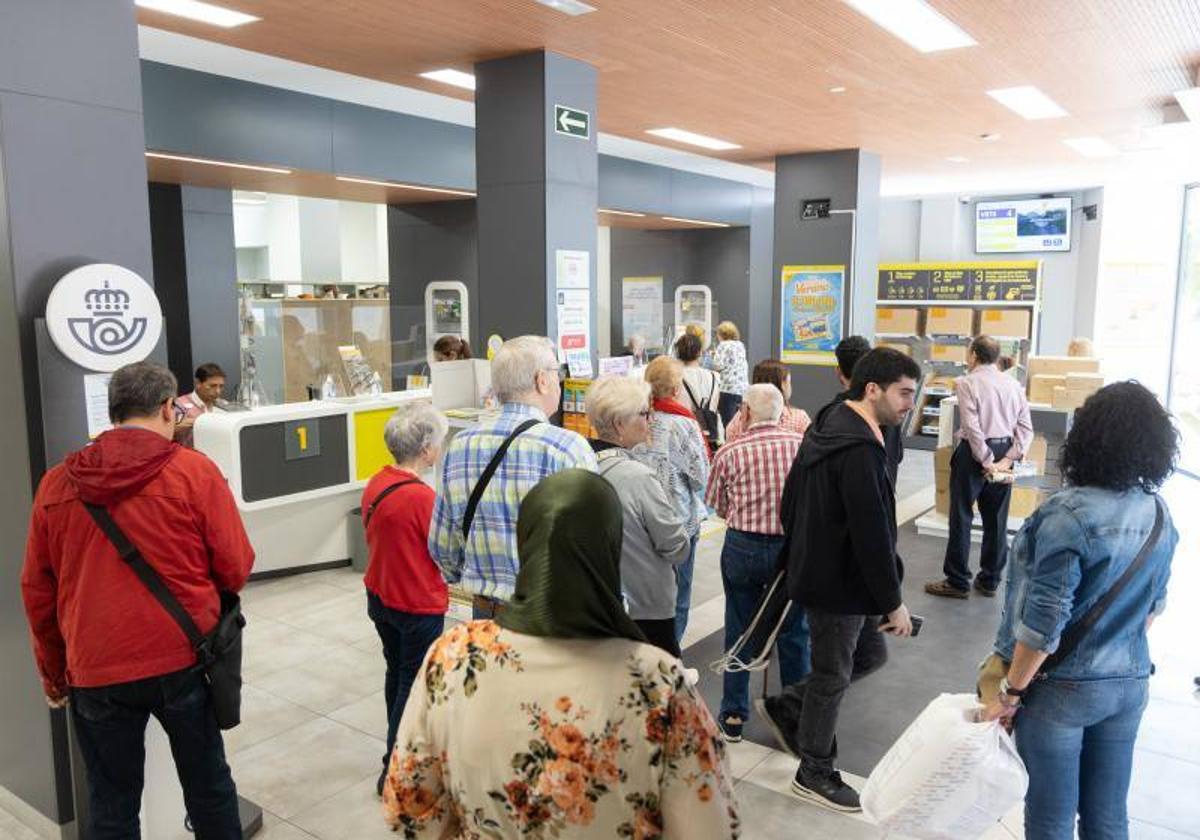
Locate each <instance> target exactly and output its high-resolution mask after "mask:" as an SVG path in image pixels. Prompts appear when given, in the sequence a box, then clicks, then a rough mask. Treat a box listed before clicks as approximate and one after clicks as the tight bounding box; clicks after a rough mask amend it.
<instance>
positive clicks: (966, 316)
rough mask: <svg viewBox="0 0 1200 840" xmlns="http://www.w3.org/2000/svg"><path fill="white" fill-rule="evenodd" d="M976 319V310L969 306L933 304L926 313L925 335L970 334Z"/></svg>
mask: <svg viewBox="0 0 1200 840" xmlns="http://www.w3.org/2000/svg"><path fill="white" fill-rule="evenodd" d="M974 320H975V310H974V309H971V308H970V307H969V306H931V307H929V309H928V310H927V311H926V314H925V335H962V336H969V335H971V334H972V333H973V331H974Z"/></svg>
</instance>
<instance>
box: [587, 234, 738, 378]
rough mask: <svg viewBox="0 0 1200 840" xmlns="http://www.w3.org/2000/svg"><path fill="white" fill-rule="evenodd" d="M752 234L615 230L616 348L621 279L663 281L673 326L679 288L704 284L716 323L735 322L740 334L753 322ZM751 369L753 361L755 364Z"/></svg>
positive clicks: (667, 319) (667, 318) (621, 338)
mask: <svg viewBox="0 0 1200 840" xmlns="http://www.w3.org/2000/svg"><path fill="white" fill-rule="evenodd" d="M750 240H751V236H750V229H749V228H745V227H735V228H720V229H711V230H630V229H628V228H613V229H612V233H611V240H610V241H611V247H610V252H609V260H610V266H611V268H610V271H611V276H612V284H611V290H610V292H611V301H612V308H611V310H610V311H611V313H612V316H611V319H610V320H611V329H612V346H613V347H614V348H616V347H620V346H621V345H622V344H624V343H625V341H626V339H627V337H626V336H625V335H623V334H622V323H621V309H622V307H621V287H622V283H621V279H622V278H624V277H658V276H661V277H662V278H663V324H664V325H667V324H671V323H673V321H674V307H675V289H676V288H677V287H679V286H681V285H690V284H702V285H706V286H709V287H710V288H712V292H713V309H714V316H713V317H714V323H713V326H714V327H715V326H716V323H715V322H716V320H730V321H733V322H734V323H735V324H737V325H738V327H739V328H740V329H742V330H745V329H746V325H747V324H748V323H749V318H750V314H749V313H750V282H749V275H750ZM751 364H753V362H751Z"/></svg>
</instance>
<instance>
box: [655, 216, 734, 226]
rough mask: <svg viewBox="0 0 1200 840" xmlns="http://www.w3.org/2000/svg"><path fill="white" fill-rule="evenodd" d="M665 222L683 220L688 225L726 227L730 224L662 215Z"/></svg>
mask: <svg viewBox="0 0 1200 840" xmlns="http://www.w3.org/2000/svg"><path fill="white" fill-rule="evenodd" d="M663 221H665V222H684V223H686V224H689V225H704V226H705V227H719V228H727V227H730V225H728V224H726V223H725V222H706V221H704V220H703V219H684V218H681V217H679V216H663Z"/></svg>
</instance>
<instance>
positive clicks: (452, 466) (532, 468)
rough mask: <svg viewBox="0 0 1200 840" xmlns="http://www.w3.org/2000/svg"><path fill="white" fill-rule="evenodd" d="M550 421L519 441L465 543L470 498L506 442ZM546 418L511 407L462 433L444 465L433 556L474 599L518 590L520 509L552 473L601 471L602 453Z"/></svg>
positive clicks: (487, 493)
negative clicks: (515, 433)
mask: <svg viewBox="0 0 1200 840" xmlns="http://www.w3.org/2000/svg"><path fill="white" fill-rule="evenodd" d="M530 419H534V420H541V421H543V422H541V423H539V424H538V425H536V426H534V427H532V428H530V429H527V430H526V431H525V432H523V433H522V434H521V435H520V436H518V437H517V438H516V439H515V440H514V441H513V442H512V445H511V446H510V447H509V448H508V452H507V453H506V454H505V456H504V460H503V461H501V463H500V467H499V468H498V469H497V470H496V473H495V475H493V476H492V480H491V481H490V482H489V483H488V486H487V489H485V490H484V492H483V496H482V497H481V498H480V500H479V506H478V507H477V508H476V509H475V520H474V522H473V523H472V525H471V530H470V533H469V534H468V536H467V540H466V542H465V543H464V541H463V536H462V522H463V516H464V515H465V513H466V509H467V501H468V500H469V499H470V498H471V492H472V491H473V490H474V489H475V485H476V484H477V483H478V481H479V477H480V476H481V475H482V474H483V471H484V470H485V469H486V468H487V465H488V462H489V461H491V460H492V456H493V455H495V454H496V450H497V449H499V448H500V444H502V443H503V442H504V439H505V438H506V437H508V436H509V434H510V433H511V432H512V431H513V430H514V429H516V428H517V426H519V425H521V424H522V423H524V422H525V421H526V420H530ZM545 420H546V415H545V414H543V413H542V412H541V411H539V410H538V409H536V408H534V407H532V406H528V405H524V404H521V403H508V404H506V405H505V406H504V409H503V411H501V412H500V416H499V417H497V418H496V419H495V420H491V421H485V422H483V423H481V424H480V425H479V427H478V428H475V429H470V430H467V431H464V432H460V433H459V434H457V435H455V437H454V439H453V440H452V441H450V446H449V447H448V448H447V450H446V457H445V458H444V459H443V461H442V480H441V483H440V489H439V491H438V496H437V500H436V501H435V502H434V505H433V519H432V521H431V522H430V527H429V554H430V555H431V556H432V557H433V560H434V562H435V563H437V565H438V567H439V568H440V569H441V570H442V576H443V577H444V578H445V579H446V580H447V581H448V582H450V583H461V585H462V588H463V589H465V590H466V591H467V592H469V593H471V594H472V595H484V596H486V597H488V598H497V599H499V600H501V601H507V600H508V599H509V598H511V597H512V593H513V589H514V587H515V586H516V580H517V569H518V567H519V565H520V564H519V562H518V560H517V512H518V510H519V509H520V507H521V500H522V499H524V498H525V495H526V494H527V493H528V492H529V491H530V490H532V489H533V488H534V486H535V485H536V484H537V483H538V482H539V481H541V480H542V479H543V478H545V477H546V476H548V475H551V474H553V473H556V472H560V471H562V470H567V469H571V468H572V467H580V468H582V469H585V470H591V471H593V472H595V470H596V455H595V453H593V452H592V448H591V447H590V446H589V445H588V442H587V441H586V440H585V439H584V438H583V437H582V436H580V435H578V434H576V433H575V432H572V431H569V430H567V429H560V428H558V427H557V426H551V425H550V424H549V423H547V422H545Z"/></svg>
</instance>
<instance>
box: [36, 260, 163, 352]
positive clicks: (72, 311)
mask: <svg viewBox="0 0 1200 840" xmlns="http://www.w3.org/2000/svg"><path fill="white" fill-rule="evenodd" d="M162 320H163V319H162V308H161V307H160V306H159V305H158V298H157V297H156V296H155V294H154V289H153V288H152V287H151V286H150V284H149V283H147V282H146V281H145V280H143V279H142V278H141V277H139V276H138V275H137V274H135V273H134V272H132V271H130V270H129V269H127V268H123V267H121V266H119V265H111V264H109V263H94V264H92V265H85V266H81V267H80V268H77V269H75V270H74V271H71V272H68V273H67V274H65V275H63V277H62V279H61V280H59V281H58V283H56V284H55V286H54V288H53V289H52V290H51V292H50V298H49V299H48V300H47V301H46V330H47V332H49V333H50V339H51V340H52V341H53V342H54V346H55V347H57V348H58V349H59V351H60V352H61V353H62V354H63V355H64V356H66V357H67V358H68V359H70V360H71V361H72V362H74V363H75V364H77V365H79V366H80V367H82V368H86V369H88V370H94V371H100V372H102V373H112V372H113V371H115V370H116V369H117V368H119V367H122V366H124V365H128V364H133V363H134V362H140V361H142V360H143V359H145V358H146V357H147V356H149V355H150V353H151V352H152V351H153V350H154V348H155V346H156V345H157V344H158V339H159V337H160V336H161V335H162Z"/></svg>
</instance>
